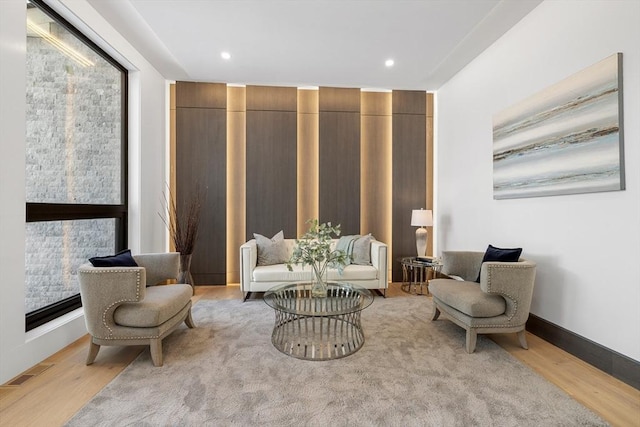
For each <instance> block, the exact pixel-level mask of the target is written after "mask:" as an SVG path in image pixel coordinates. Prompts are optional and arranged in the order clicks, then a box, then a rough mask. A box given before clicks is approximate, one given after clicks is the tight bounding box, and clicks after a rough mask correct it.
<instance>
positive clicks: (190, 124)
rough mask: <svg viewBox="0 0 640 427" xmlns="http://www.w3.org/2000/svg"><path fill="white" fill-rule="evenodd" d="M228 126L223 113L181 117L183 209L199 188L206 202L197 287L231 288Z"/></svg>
mask: <svg viewBox="0 0 640 427" xmlns="http://www.w3.org/2000/svg"><path fill="white" fill-rule="evenodd" d="M179 89H180V88H179V87H178V93H179ZM225 92H226V90H225ZM226 124H227V113H226V110H223V109H208V108H177V111H176V176H177V180H176V181H177V182H176V199H177V201H178V209H181V207H183V206H185V203H187V201H188V199H189V198H190V197H191V196H192V195H193V192H194V189H196V188H197V187H198V186H199V187H200V189H201V190H202V191H203V192H204V196H205V199H204V200H203V204H202V211H201V216H200V227H199V233H198V239H197V243H196V248H195V252H194V254H193V258H192V261H191V273H192V275H193V278H194V281H195V282H196V284H198V285H205V284H211V285H214V284H225V283H226V280H225V279H224V277H225V274H226V221H227V218H226V175H227V165H226V158H227V156H226V152H227V134H226ZM216 277H217V278H221V279H215V278H216ZM212 280H216V281H215V282H212Z"/></svg>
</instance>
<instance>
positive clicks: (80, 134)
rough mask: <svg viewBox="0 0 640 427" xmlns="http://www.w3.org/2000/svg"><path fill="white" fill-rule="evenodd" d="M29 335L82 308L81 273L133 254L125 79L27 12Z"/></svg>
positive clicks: (75, 38) (45, 19) (50, 14)
mask: <svg viewBox="0 0 640 427" xmlns="http://www.w3.org/2000/svg"><path fill="white" fill-rule="evenodd" d="M26 25H27V93H26V99H27V129H26V145H27V150H26V177H27V179H26V181H27V182H26V187H27V188H26V195H27V204H26V214H27V225H26V259H25V266H26V282H27V283H26V296H25V312H26V329H27V330H30V329H33V328H35V327H37V326H40V325H42V324H44V323H46V322H48V321H50V320H52V319H54V318H56V317H59V316H61V315H62V314H65V313H67V312H69V311H72V310H74V309H76V308H78V307H80V305H81V302H80V295H79V287H78V280H77V268H78V267H79V266H80V265H81V264H83V263H85V262H87V259H88V258H90V257H92V256H96V255H108V254H112V253H114V252H116V251H118V250H120V249H123V248H124V247H125V246H126V236H127V192H126V188H127V185H126V184H127V169H126V165H127V144H126V141H127V135H126V130H127V122H126V118H127V71H126V69H125V68H124V67H122V66H121V65H120V64H118V63H117V62H116V61H115V60H114V59H113V58H111V57H110V56H109V55H107V54H106V53H105V52H104V51H103V50H101V49H100V48H99V47H98V46H96V45H95V44H94V43H93V42H91V41H90V40H89V39H88V38H87V37H86V36H84V35H83V34H81V33H80V32H79V31H78V30H77V29H75V28H74V27H73V26H71V25H70V24H69V23H68V22H67V21H65V20H64V19H63V18H62V17H60V16H59V15H58V14H56V13H55V12H54V11H53V10H52V9H51V8H49V7H48V6H47V5H46V4H45V3H44V2H43V1H42V0H31V1H30V2H28V3H27V22H26Z"/></svg>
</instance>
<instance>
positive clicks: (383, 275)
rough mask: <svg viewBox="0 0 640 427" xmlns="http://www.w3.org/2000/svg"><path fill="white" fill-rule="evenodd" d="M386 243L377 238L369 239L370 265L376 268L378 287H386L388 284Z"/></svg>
mask: <svg viewBox="0 0 640 427" xmlns="http://www.w3.org/2000/svg"><path fill="white" fill-rule="evenodd" d="M387 250H388V248H387V245H386V243H382V242H380V241H378V240H372V241H371V265H373V266H374V267H375V268H376V269H377V270H378V281H379V282H380V288H381V289H382V288H384V289H386V288H387V287H388V286H389V285H388V282H389V281H388V274H389V272H388V270H387V258H388V256H387Z"/></svg>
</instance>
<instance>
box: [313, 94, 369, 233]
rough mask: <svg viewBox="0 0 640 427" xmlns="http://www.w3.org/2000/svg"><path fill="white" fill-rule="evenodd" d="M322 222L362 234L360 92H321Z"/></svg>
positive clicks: (320, 191)
mask: <svg viewBox="0 0 640 427" xmlns="http://www.w3.org/2000/svg"><path fill="white" fill-rule="evenodd" d="M319 109H320V113H319V165H320V170H319V178H320V179H319V204H320V207H319V219H320V221H321V222H331V223H333V224H334V225H335V224H341V227H342V233H343V234H358V233H360V90H359V89H340V88H324V87H321V88H320V91H319Z"/></svg>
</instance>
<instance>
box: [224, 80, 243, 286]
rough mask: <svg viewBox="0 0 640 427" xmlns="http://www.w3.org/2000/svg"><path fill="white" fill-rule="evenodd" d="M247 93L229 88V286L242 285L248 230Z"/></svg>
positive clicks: (240, 89)
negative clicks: (242, 252)
mask: <svg viewBox="0 0 640 427" xmlns="http://www.w3.org/2000/svg"><path fill="white" fill-rule="evenodd" d="M245 177H246V89H245V88H244V87H232V86H229V87H227V283H238V282H240V259H239V258H240V257H239V251H238V248H239V247H240V245H242V244H243V243H244V242H245V241H246V240H245V237H246V236H245V230H246V200H247V192H246V180H245Z"/></svg>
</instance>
